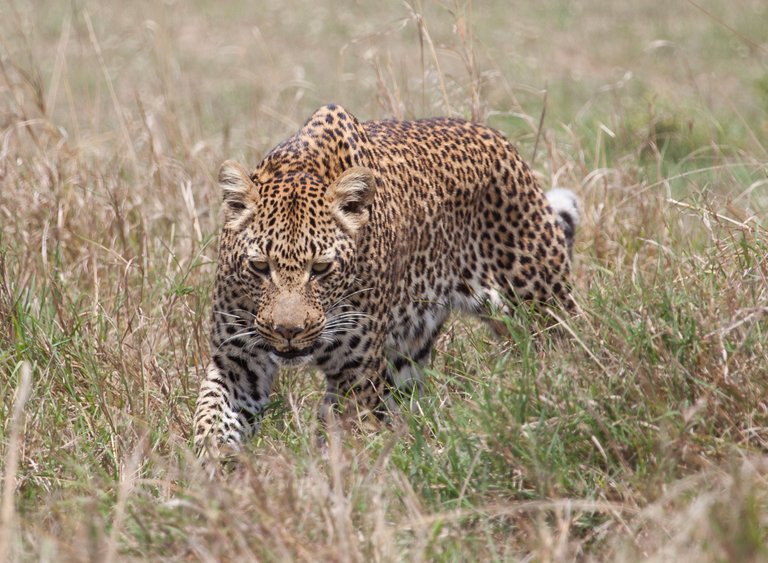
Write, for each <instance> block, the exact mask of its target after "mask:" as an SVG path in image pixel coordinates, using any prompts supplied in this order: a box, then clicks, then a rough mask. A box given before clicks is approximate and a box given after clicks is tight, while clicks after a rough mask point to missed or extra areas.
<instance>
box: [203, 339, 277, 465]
mask: <svg viewBox="0 0 768 563" xmlns="http://www.w3.org/2000/svg"><path fill="white" fill-rule="evenodd" d="M276 372H277V365H276V364H275V363H274V362H273V361H272V360H271V359H270V358H269V356H268V355H267V354H266V353H261V352H257V353H256V354H247V355H246V354H244V353H243V352H242V350H241V349H237V348H225V349H222V350H219V351H217V352H216V353H214V355H213V357H212V358H211V361H210V363H209V364H208V369H207V373H206V377H205V380H204V381H203V383H202V385H201V387H200V393H199V395H198V397H197V405H196V407H195V416H194V428H195V430H194V449H195V453H196V454H197V456H198V457H202V458H208V459H216V458H218V457H219V456H220V455H221V454H222V453H224V452H223V451H222V450H225V451H226V450H228V451H238V450H239V449H240V446H241V444H242V442H243V440H244V439H246V438H247V437H249V436H251V435H253V434H254V433H255V432H256V431H257V430H258V427H259V423H260V421H261V417H262V415H263V411H264V407H265V406H266V404H267V402H268V401H269V394H270V391H271V389H272V383H273V381H274V378H275V374H276Z"/></svg>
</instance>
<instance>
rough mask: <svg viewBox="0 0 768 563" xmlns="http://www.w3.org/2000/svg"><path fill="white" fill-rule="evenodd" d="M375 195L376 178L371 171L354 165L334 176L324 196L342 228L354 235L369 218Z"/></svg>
mask: <svg viewBox="0 0 768 563" xmlns="http://www.w3.org/2000/svg"><path fill="white" fill-rule="evenodd" d="M375 195H376V178H375V176H374V175H373V172H371V170H369V169H368V168H364V167H362V166H354V167H352V168H350V169H348V170H346V171H345V172H343V173H342V174H341V175H340V176H339V177H338V178H336V180H335V181H334V182H333V184H331V186H330V187H329V188H328V192H327V195H326V197H327V198H328V200H329V201H330V203H331V211H332V213H333V214H334V216H335V217H336V219H337V220H338V221H339V223H341V226H342V228H344V229H345V230H346V231H348V232H349V233H350V234H353V235H354V234H355V233H357V231H358V230H359V229H360V228H361V227H362V226H363V225H365V224H366V223H367V222H368V220H369V219H370V217H371V205H372V204H373V198H374V196H375Z"/></svg>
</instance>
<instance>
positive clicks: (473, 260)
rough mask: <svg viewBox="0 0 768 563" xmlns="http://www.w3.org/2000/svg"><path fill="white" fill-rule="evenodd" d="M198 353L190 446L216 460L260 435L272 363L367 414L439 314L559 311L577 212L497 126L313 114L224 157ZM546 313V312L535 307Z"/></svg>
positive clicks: (427, 346) (430, 334) (420, 367)
mask: <svg viewBox="0 0 768 563" xmlns="http://www.w3.org/2000/svg"><path fill="white" fill-rule="evenodd" d="M218 183H219V186H220V189H221V193H222V200H223V202H222V208H223V212H222V215H223V223H222V227H221V232H220V236H219V252H218V261H217V272H216V277H215V282H214V289H213V306H212V316H211V337H210V342H211V358H210V362H209V363H208V365H207V368H206V372H205V376H204V379H203V381H202V384H201V387H200V391H199V394H198V397H197V403H196V407H195V413H194V422H193V424H194V429H193V447H194V450H195V451H196V453H197V455H198V456H201V457H204V458H207V457H213V458H215V457H216V456H218V455H222V454H221V452H222V451H223V450H224V449H226V451H228V452H238V451H241V450H242V448H243V446H244V444H245V443H246V441H247V440H248V439H249V438H251V437H253V436H254V435H255V434H256V433H257V432H258V430H259V425H260V423H261V421H262V418H263V416H264V412H265V409H266V408H267V407H268V405H269V403H270V401H271V400H272V399H271V393H272V388H273V384H274V383H275V380H276V377H277V374H278V372H279V371H280V369H281V368H284V367H292V366H293V367H297V366H309V367H310V368H314V369H317V370H319V371H320V372H321V373H322V374H323V376H324V383H325V393H324V395H323V398H322V399H321V401H320V408H319V417H320V419H321V420H327V419H328V418H329V417H332V416H333V413H337V412H338V411H339V408H340V406H339V405H340V404H342V403H341V402H342V400H344V401H345V402H346V401H351V403H348V404H351V405H353V407H354V409H356V412H357V413H374V414H377V415H378V414H379V413H382V412H385V413H386V412H387V411H388V409H391V408H396V406H393V397H394V396H395V393H397V392H398V390H402V389H405V390H409V389H418V388H419V387H420V385H421V384H422V377H423V373H424V368H425V366H426V364H427V362H428V361H429V360H430V358H431V357H432V350H433V347H434V344H435V340H436V338H437V336H438V335H439V334H440V331H441V328H442V327H443V325H444V324H445V323H446V320H447V319H448V318H449V315H450V314H451V313H452V312H458V313H460V314H469V315H474V316H476V317H479V318H482V319H484V320H487V321H489V322H491V320H492V319H493V318H497V317H494V314H492V313H495V314H513V313H514V312H515V310H516V308H517V307H519V306H520V305H521V304H526V303H527V304H534V307H535V308H540V309H543V308H549V307H558V308H560V309H562V310H564V311H566V312H572V311H574V308H575V306H576V305H575V302H574V299H573V296H572V288H571V282H570V273H571V267H572V259H573V258H572V254H573V250H572V249H573V244H574V237H575V232H576V227H577V225H578V223H579V217H580V214H579V213H580V211H579V204H578V200H577V198H576V196H575V194H574V192H573V191H571V190H568V189H565V188H556V189H553V190H551V191H549V192H547V193H545V192H544V191H543V190H542V188H541V186H540V183H539V181H538V179H537V178H536V176H535V175H534V173H533V172H532V170H531V168H530V167H529V166H528V165H527V164H526V163H525V162H524V160H523V159H522V157H521V156H520V154H519V152H518V151H517V149H516V148H515V147H514V146H513V145H512V143H511V142H510V141H509V140H508V139H507V138H506V137H505V136H504V135H503V134H502V133H501V132H499V131H497V130H495V129H493V128H491V127H489V126H486V125H483V124H481V123H477V122H473V121H468V120H464V119H460V118H453V117H436V118H427V119H419V120H411V121H407V120H394V119H392V120H378V121H362V122H361V121H359V120H358V119H357V118H356V117H355V116H354V115H352V114H351V113H350V112H348V111H346V110H345V109H344V108H343V107H341V106H340V105H335V104H330V105H326V106H324V107H321V108H320V109H318V110H316V111H315V112H314V113H313V114H312V115H311V116H310V117H309V119H308V120H307V121H306V122H305V123H304V125H303V126H301V127H300V128H299V130H298V131H297V132H296V133H295V134H293V135H292V136H290V137H289V138H288V139H286V140H285V141H283V142H281V143H280V144H278V145H277V146H276V147H274V148H273V149H272V150H270V151H269V152H268V153H267V154H266V156H265V157H264V158H263V159H262V160H261V162H260V163H259V164H258V165H257V166H256V167H255V168H254V169H252V170H250V171H248V170H246V169H245V168H244V167H243V166H242V165H240V164H238V163H237V162H235V161H233V160H227V161H226V162H224V163H223V164H222V165H221V167H220V170H219V174H218ZM550 310H551V309H550Z"/></svg>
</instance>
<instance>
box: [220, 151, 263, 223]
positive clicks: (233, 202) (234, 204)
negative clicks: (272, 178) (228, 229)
mask: <svg viewBox="0 0 768 563" xmlns="http://www.w3.org/2000/svg"><path fill="white" fill-rule="evenodd" d="M219 186H220V187H221V191H222V193H223V195H224V204H225V205H226V212H227V214H228V215H229V216H232V215H236V214H239V213H240V212H241V211H243V210H244V209H245V208H246V207H248V204H249V203H252V202H253V201H254V199H253V194H254V192H255V189H254V188H255V187H256V186H255V184H254V183H253V180H251V178H250V176H249V175H248V172H247V171H246V170H245V168H243V167H242V166H240V165H239V164H238V163H237V162H235V161H234V160H227V161H225V162H224V163H222V165H221V168H219Z"/></svg>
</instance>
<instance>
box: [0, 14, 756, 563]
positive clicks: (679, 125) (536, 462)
mask: <svg viewBox="0 0 768 563" xmlns="http://www.w3.org/2000/svg"><path fill="white" fill-rule="evenodd" d="M737 4H738V7H737V8H733V7H732V5H731V4H728V3H725V2H720V1H717V0H710V1H706V2H704V1H702V2H697V3H695V4H694V3H677V4H670V3H663V2H658V1H650V2H644V3H639V4H638V3H637V2H625V1H619V2H613V3H611V4H610V6H609V7H607V4H605V3H604V2H598V1H596V0H587V1H584V2H579V3H574V2H565V1H561V0H546V1H543V2H536V3H527V4H525V5H520V6H517V5H516V6H515V7H514V10H513V9H512V8H510V6H509V4H508V3H505V2H484V3H472V2H467V3H462V2H455V3H452V2H438V3H421V2H414V3H412V4H410V6H409V5H404V4H398V3H376V2H372V1H371V2H369V1H363V2H358V3H352V4H349V5H344V6H343V7H342V5H341V4H338V3H333V2H329V1H319V2H318V1H313V2H309V1H302V2H297V3H292V4H291V7H290V8H289V7H286V6H284V5H279V6H278V5H277V4H274V3H267V2H256V3H253V2H233V3H226V4H220V3H219V4H213V3H210V2H203V1H200V2H194V3H173V2H170V3H154V2H143V1H142V2H136V3H130V4H126V5H123V4H121V5H120V6H118V5H117V3H114V2H101V3H97V2H90V1H86V2H78V3H75V4H69V3H60V2H44V3H42V4H39V3H35V4H34V5H32V4H25V3H21V2H11V3H10V4H9V6H8V7H7V9H6V10H5V11H3V16H4V17H3V18H2V23H0V71H1V72H0V96H2V99H3V103H2V105H0V126H1V127H0V131H1V132H2V135H0V140H1V142H0V446H1V449H0V460H2V461H1V462H0V463H2V472H0V473H2V479H3V484H4V488H3V492H2V495H3V501H4V502H3V504H1V505H0V559H2V558H3V557H4V556H5V555H6V554H7V555H8V558H9V559H10V560H35V559H46V560H84V559H106V560H115V559H118V560H125V559H148V560H178V559H193V560H197V559H200V560H249V559H259V560H270V561H271V560H313V561H314V560H333V561H363V560H376V561H389V560H433V559H437V560H446V561H459V560H483V561H485V560H519V559H523V560H535V561H572V560H600V561H616V560H620V561H636V560H646V559H649V560H675V561H686V560H687V561H723V560H728V561H749V560H752V561H760V560H765V559H766V558H768V550H767V549H766V547H765V546H766V545H768V399H766V397H768V231H767V230H766V229H768V222H766V219H765V217H767V216H768V167H767V166H766V162H768V151H767V150H766V147H767V146H768V105H766V103H765V100H766V95H765V93H766V83H767V82H766V70H765V61H766V57H767V56H768V55H767V54H766V53H767V51H766V49H768V46H766V44H765V43H760V42H761V41H763V33H762V32H763V30H764V29H765V27H766V25H768V8H766V6H765V5H764V2H761V1H760V0H743V1H740V2H738V3H737ZM697 6H700V8H701V9H699V8H697ZM545 90H546V94H545ZM330 101H335V102H337V103H341V104H343V105H344V106H345V107H347V109H349V110H350V111H352V112H353V113H355V114H356V115H358V116H359V117H360V118H363V119H370V118H382V117H392V116H394V117H405V118H412V117H421V116H427V115H458V116H465V117H473V118H476V119H479V120H483V121H486V122H488V123H490V124H491V125H492V126H494V127H497V128H499V129H501V130H502V131H504V132H505V133H506V134H507V135H509V137H510V138H511V139H513V140H514V142H515V143H516V144H517V145H518V146H519V148H520V150H521V153H522V154H523V155H524V156H525V158H527V159H531V158H532V156H533V154H534V151H535V154H536V159H535V163H534V168H535V170H536V172H537V174H538V175H539V178H540V180H541V182H542V184H543V185H544V186H545V187H548V186H550V185H555V184H557V185H563V186H570V187H572V188H574V189H575V190H576V191H577V192H578V194H579V196H580V198H581V201H582V207H583V215H584V216H583V222H582V225H581V226H580V229H579V232H578V239H577V244H576V249H575V256H576V266H575V272H574V285H575V292H576V296H577V300H578V302H579V304H580V307H581V308H582V312H581V313H580V314H579V315H577V316H575V317H574V318H570V319H564V323H565V326H564V327H563V328H562V329H561V330H560V331H559V332H557V333H545V334H538V335H535V336H534V335H532V333H534V332H537V325H536V322H535V320H534V319H532V318H529V317H530V315H528V314H527V312H525V311H520V312H519V314H517V315H516V316H515V317H513V318H508V319H504V321H505V322H506V323H507V326H508V328H509V332H510V337H509V339H508V341H506V342H502V341H498V340H496V339H494V338H492V337H491V336H490V335H489V334H488V333H487V332H486V329H485V328H484V327H483V326H481V325H480V324H478V323H476V322H474V321H471V320H467V319H461V318H456V319H454V320H452V322H451V323H450V324H449V327H448V329H447V330H446V333H445V335H444V336H443V337H441V339H440V341H439V344H438V346H437V350H436V353H435V354H434V357H433V361H432V362H431V364H430V366H429V367H428V368H427V370H426V376H427V378H426V380H427V383H426V385H425V389H424V392H423V394H422V395H421V396H420V397H418V398H414V397H410V396H404V397H401V398H400V399H401V403H402V406H403V408H402V412H401V413H399V414H398V415H397V416H395V418H394V420H393V423H392V424H391V426H387V427H379V426H376V425H373V426H371V425H363V427H361V428H360V429H357V430H354V431H346V432H342V433H339V434H336V433H332V434H331V435H330V437H329V446H328V447H327V448H326V449H319V448H318V447H317V446H316V444H315V436H316V433H317V423H316V420H315V412H316V408H317V405H318V402H319V401H320V398H321V394H322V389H323V386H322V381H321V378H320V377H319V376H318V375H317V374H314V373H309V372H299V373H290V372H286V373H284V374H282V375H281V377H280V379H279V381H278V383H277V385H276V392H275V395H274V400H273V402H272V404H271V405H270V408H269V410H268V413H267V416H266V419H265V422H264V424H263V428H262V432H261V434H260V435H259V436H258V437H257V438H256V439H254V440H253V442H252V443H251V444H249V445H248V448H247V452H246V453H245V454H244V455H243V456H242V458H241V460H240V463H239V465H238V466H237V468H236V469H235V470H234V471H233V472H232V473H231V474H228V475H226V476H222V477H220V478H218V479H216V480H214V481H211V480H209V479H208V478H207V476H206V475H205V473H204V471H203V469H202V468H201V467H199V466H198V464H197V463H196V462H195V460H194V459H193V457H192V455H191V453H190V450H189V434H190V429H191V413H192V409H193V407H194V402H195V397H196V394H197V387H198V384H199V381H200V378H201V377H202V374H203V369H204V366H205V364H206V361H207V358H208V356H209V348H208V336H207V331H208V317H209V311H210V294H211V289H212V280H213V274H214V270H215V261H216V242H217V239H216V235H217V232H218V226H219V209H220V194H219V191H218V188H217V186H216V184H215V180H214V174H215V171H216V169H217V167H218V165H219V163H220V162H221V161H223V160H224V159H226V158H237V159H240V160H241V161H244V162H246V163H249V164H251V165H254V164H255V163H256V162H257V161H258V160H259V158H260V157H261V156H263V154H264V153H265V152H266V151H267V150H268V149H269V148H270V147H272V146H273V145H274V144H276V143H277V142H279V141H280V140H282V139H283V138H284V137H285V136H287V135H288V134H290V133H292V132H293V131H294V130H295V129H296V127H297V126H298V124H300V123H301V122H302V121H303V120H304V119H305V118H306V117H307V116H308V115H309V114H310V113H311V111H312V110H313V109H314V108H315V107H316V106H319V105H321V104H322V103H326V102H330ZM542 112H543V113H544V120H543V128H542V129H541V130H539V122H540V118H541V116H542ZM534 147H535V148H534ZM24 366H29V368H30V369H29V370H28V371H29V373H31V390H30V394H29V398H28V400H27V401H26V402H24V401H22V399H23V397H21V395H23V393H22V391H23V388H24V385H23V381H24V380H25V378H24V375H23V374H24V372H25V371H27V370H26V367H24ZM22 406H23V410H22V409H21V407H22ZM14 409H16V410H15V411H14ZM14 412H16V414H14ZM14 436H17V437H18V439H16V440H14ZM15 456H17V457H15ZM14 459H17V460H18V463H16V462H14Z"/></svg>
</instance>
